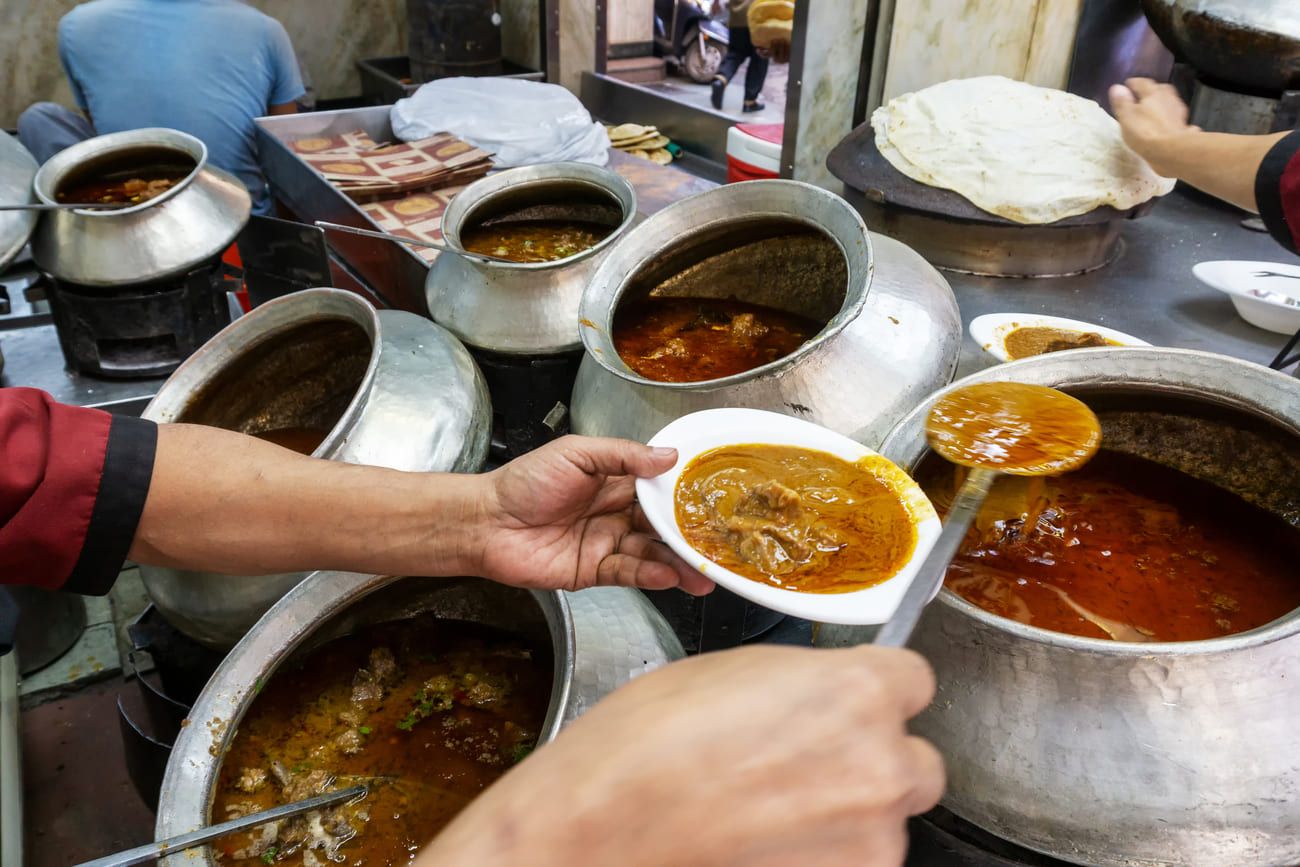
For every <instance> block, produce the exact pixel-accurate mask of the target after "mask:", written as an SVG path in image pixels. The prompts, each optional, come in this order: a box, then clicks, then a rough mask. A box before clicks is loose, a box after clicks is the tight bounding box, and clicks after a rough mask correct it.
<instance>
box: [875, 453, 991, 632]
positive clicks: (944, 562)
mask: <svg viewBox="0 0 1300 867" xmlns="http://www.w3.org/2000/svg"><path fill="white" fill-rule="evenodd" d="M997 475H998V474H997V473H995V472H993V471H991V470H981V469H974V468H973V469H971V471H970V473H969V474H967V476H966V481H965V483H964V484H962V486H961V489H960V490H959V491H957V496H956V497H955V498H953V501H952V508H950V509H949V510H948V516H947V520H945V521H944V523H943V532H941V533H940V534H939V538H938V539H937V540H935V543H934V547H933V548H931V549H930V553H929V554H927V555H926V556H925V561H924V562H923V563H921V568H920V569H919V570H918V571H917V573H916V577H915V578H913V579H912V583H911V584H910V585H908V588H907V592H906V593H904V594H903V599H902V601H901V602H899V603H898V608H896V609H894V616H893V617H890V618H889V621H888V622H886V623H885V625H884V626H881V627H880V631H879V632H877V633H876V640H875V641H873V642H872V644H878V645H880V646H881V647H905V646H906V645H907V640H908V639H909V638H911V637H912V630H913V629H915V628H916V624H917V621H919V620H920V619H921V612H922V611H924V610H925V606H926V603H928V602H929V601H930V597H932V596H933V595H934V591H935V590H937V589H938V588H939V585H940V584H942V583H943V576H944V575H945V574H946V573H947V571H948V564H949V563H951V562H952V558H953V557H956V556H957V550H958V549H959V548H961V543H962V540H963V539H965V538H966V531H967V530H968V529H970V525H971V522H972V521H974V520H975V516H976V515H977V514H978V513H979V510H980V506H982V505H983V504H984V498H985V497H987V496H988V494H989V488H990V487H992V486H993V480H994V479H996V478H997Z"/></svg>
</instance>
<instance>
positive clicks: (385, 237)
mask: <svg viewBox="0 0 1300 867" xmlns="http://www.w3.org/2000/svg"><path fill="white" fill-rule="evenodd" d="M314 225H316V226H319V227H320V228H322V229H329V230H331V231H334V232H345V233H347V234H349V235H359V236H360V237H362V238H374V239H376V240H378V241H392V242H393V243H394V244H410V245H412V246H414V247H429V248H431V249H434V250H442V251H443V252H444V253H451V254H453V255H456V256H461V257H463V258H466V259H470V260H472V261H474V262H488V263H491V262H507V263H510V262H512V261H513V260H511V259H502V258H499V257H497V256H485V255H482V254H480V253H468V252H466V251H465V250H461V249H459V248H457V247H449V246H447V245H446V244H438V243H435V242H433V241H421V240H418V239H416V238H403V237H402V236H401V235H394V234H391V233H389V232H372V231H370V230H369V229H358V228H355V227H353V226H344V225H342V224H341V223H327V222H326V221H324V220H316V222H315V223H314Z"/></svg>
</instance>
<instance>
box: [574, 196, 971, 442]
mask: <svg viewBox="0 0 1300 867" xmlns="http://www.w3.org/2000/svg"><path fill="white" fill-rule="evenodd" d="M810 230H811V231H810ZM799 233H803V234H802V235H800V234H799ZM647 293H648V294H651V295H667V296H672V295H688V296H694V297H718V298H727V297H729V296H735V297H736V298H739V299H741V300H746V301H752V302H755V303H759V304H763V305H766V306H769V307H775V308H777V309H783V310H787V311H790V312H793V313H799V314H802V315H804V316H810V317H812V318H815V319H819V320H821V321H823V322H826V325H825V327H824V328H823V329H822V330H821V332H820V333H818V335H817V336H816V337H815V338H813V339H812V340H810V341H808V342H807V343H805V344H804V345H803V346H802V347H800V348H799V349H798V350H796V351H795V352H793V353H791V354H790V355H788V356H786V357H785V358H781V359H778V360H776V361H774V362H772V363H770V364H766V365H764V366H762V367H758V368H755V369H754V370H750V371H746V372H745V373H740V374H736V375H735V376H728V377H725V378H722V379H715V380H709V381H707V382H691V383H671V382H656V381H654V380H650V379H646V378H644V377H642V376H639V375H638V374H636V373H634V372H633V371H632V370H631V368H629V367H628V366H627V365H626V364H624V363H623V361H622V360H621V359H620V358H619V356H618V351H617V350H616V348H615V346H614V339H613V334H612V331H613V322H614V317H615V314H616V312H617V311H618V308H619V306H620V304H621V303H622V302H623V301H624V300H635V299H637V298H641V297H645V295H646V294H647ZM581 317H582V318H581V322H582V325H583V328H582V341H583V343H584V344H585V345H586V348H587V354H586V356H585V357H584V358H583V360H582V365H581V367H580V368H579V370H578V379H577V383H576V384H575V386H574V390H573V404H572V413H573V429H574V431H575V432H577V433H582V434H588V435H593V436H620V437H627V438H630V439H635V440H640V441H642V442H644V441H645V440H647V439H648V438H649V437H650V436H652V435H653V434H654V433H655V432H656V431H658V430H659V429H660V428H662V427H663V426H664V425H665V424H667V423H668V422H670V421H672V420H673V419H675V418H678V417H680V416H682V415H685V414H686V413H689V412H694V411H696V410H701V409H709V408H712V407H720V406H742V407H753V408H756V409H767V410H772V411H774V412H782V413H785V414H787V415H795V416H798V417H801V418H806V419H808V420H810V421H813V422H816V423H818V424H821V425H824V426H825V427H828V428H830V429H832V430H835V431H838V432H840V433H842V434H845V435H847V436H850V437H853V438H854V439H856V440H858V441H860V442H863V443H866V444H868V445H873V444H875V443H877V442H878V441H879V440H880V439H881V438H882V437H883V436H884V435H885V432H886V431H888V430H889V427H890V426H891V425H892V424H893V423H894V422H896V421H897V420H898V419H899V418H900V417H901V416H902V415H903V414H904V413H905V412H907V411H908V410H909V409H911V408H912V407H913V406H915V405H916V404H917V403H918V402H919V401H920V400H921V399H922V398H923V397H925V395H927V394H929V393H930V392H932V391H934V389H936V388H938V387H940V386H942V385H943V384H945V383H947V382H948V381H949V380H950V379H952V375H953V373H954V371H955V370H956V368H957V355H958V352H959V350H960V347H961V318H960V316H959V314H958V311H957V302H956V300H954V298H953V295H952V290H951V289H950V288H949V286H948V283H947V281H945V280H944V278H943V277H942V276H940V274H939V272H938V271H936V270H935V269H934V268H932V267H930V265H928V264H927V263H926V262H925V260H923V259H922V258H921V257H920V256H918V255H917V254H916V253H915V252H913V251H912V250H911V249H910V248H908V247H906V246H904V245H903V244H900V243H899V242H897V241H894V240H892V239H890V238H886V237H884V236H883V235H875V234H873V235H870V237H868V234H867V230H866V226H865V225H864V224H863V222H862V218H861V217H860V216H859V215H858V213H857V212H856V211H855V210H854V209H853V208H852V207H851V206H850V205H849V204H848V203H847V202H845V201H844V199H842V198H840V197H839V196H837V195H835V194H833V193H829V192H827V191H825V190H822V189H820V188H818V187H814V186H811V185H809V184H802V183H798V182H796V181H749V182H746V183H743V184H731V185H728V186H724V187H718V188H717V189H713V190H709V191H707V192H704V193H700V194H699V195H696V196H692V197H690V198H688V199H685V200H683V201H680V202H677V203H675V204H673V205H670V206H669V207H667V208H665V209H664V210H662V211H660V212H659V213H657V214H655V215H654V216H653V217H650V218H649V219H648V220H646V221H645V222H644V223H642V224H641V225H640V226H637V227H636V228H635V229H634V230H632V231H631V232H629V233H628V235H627V237H626V238H625V239H624V240H623V241H622V242H621V243H620V244H619V245H618V246H617V247H616V248H614V250H613V251H611V252H610V254H609V256H608V257H607V258H606V259H605V261H604V262H603V263H601V266H600V268H599V269H598V270H597V272H596V275H595V277H594V278H593V279H592V281H591V283H590V285H589V286H588V287H587V291H586V293H585V294H584V295H583V298H582V309H581Z"/></svg>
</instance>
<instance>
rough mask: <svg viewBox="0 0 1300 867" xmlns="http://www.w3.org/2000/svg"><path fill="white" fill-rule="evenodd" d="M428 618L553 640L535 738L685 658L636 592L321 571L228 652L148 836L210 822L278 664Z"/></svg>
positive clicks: (197, 858)
mask: <svg viewBox="0 0 1300 867" xmlns="http://www.w3.org/2000/svg"><path fill="white" fill-rule="evenodd" d="M425 612H433V613H435V614H437V615H439V616H443V617H448V618H454V619H458V620H471V621H475V622H481V623H486V624H488V625H492V626H496V627H499V628H503V629H506V630H509V631H513V632H518V633H522V634H524V635H526V636H532V637H534V638H539V639H541V640H546V639H547V637H549V640H550V644H551V647H552V650H553V654H554V660H555V673H554V680H553V686H552V689H551V704H550V708H549V709H548V711H547V717H546V720H545V722H544V723H543V724H542V731H541V735H540V740H541V741H542V742H546V741H550V740H551V739H553V738H554V737H555V736H556V734H557V733H558V732H559V730H560V729H561V728H562V727H563V726H564V725H566V724H568V723H569V722H572V721H573V720H574V719H577V718H578V717H579V716H580V715H581V714H582V713H584V712H585V711H586V710H587V709H588V708H590V707H591V706H592V705H593V704H595V703H596V702H597V701H598V700H600V699H601V698H602V697H604V696H605V695H607V694H608V693H610V692H611V691H613V690H614V689H616V688H617V687H619V686H621V685H622V684H624V683H626V682H627V681H628V680H630V679H632V678H633V677H636V676H637V675H639V674H642V673H644V672H648V671H651V670H653V669H655V668H658V667H659V666H661V665H664V664H665V663H668V662H671V661H672V660H674V659H678V658H680V657H681V656H682V649H681V645H680V644H679V643H678V641H677V639H676V638H675V637H674V636H673V634H672V631H671V630H670V629H669V628H668V625H667V624H666V623H665V622H664V621H663V619H662V618H661V617H660V616H659V615H658V613H657V612H655V611H654V609H653V608H651V607H650V605H649V603H647V602H646V601H645V599H644V598H643V597H642V596H641V595H640V594H639V593H637V592H636V591H633V590H627V589H624V588H617V587H602V588H595V589H591V590H583V591H581V592H580V593H564V592H559V591H548V592H543V591H530V590H519V589H515V588H508V587H504V586H501V585H497V584H493V583H492V582H489V581H485V580H481V579H473V578H461V579H446V578H414V577H412V578H399V577H392V576H373V575H356V574H351V573H343V572H317V573H314V574H313V575H312V576H311V577H310V578H308V579H307V580H306V581H304V582H303V583H302V584H300V585H298V586H297V587H296V588H294V589H293V590H292V591H290V592H289V593H288V594H287V595H286V596H285V597H284V598H283V599H282V600H280V602H279V603H278V604H277V605H276V606H275V607H274V608H272V609H271V610H270V611H268V612H267V614H266V616H265V617H264V618H263V619H262V621H261V622H260V623H259V624H258V625H257V627H255V628H254V629H253V630H251V631H250V632H249V633H248V635H247V636H246V637H245V638H244V639H243V640H242V641H241V642H240V643H239V644H238V645H237V646H236V647H235V649H234V650H232V651H231V652H230V655H229V656H227V657H226V659H225V660H224V661H223V662H222V663H221V665H220V667H219V668H218V669H217V671H216V673H215V674H213V676H212V679H211V680H210V681H209V682H208V684H207V686H206V687H204V690H203V693H202V694H201V695H200V696H199V698H198V701H197V702H196V703H195V705H194V708H193V709H192V710H191V711H190V719H191V720H194V721H195V724H193V725H190V726H187V727H185V728H183V729H182V730H181V733H180V736H179V737H178V738H177V739H176V745H175V747H174V749H173V751H172V756H171V760H170V761H169V762H168V765H167V774H166V777H165V778H164V780H163V786H162V794H161V797H160V799H159V805H158V822H157V826H156V834H157V836H159V837H168V836H172V835H175V834H180V833H184V832H187V831H191V830H193V829H195V828H201V827H203V826H204V825H206V824H207V823H208V821H209V815H208V813H209V809H210V807H211V801H212V790H213V787H214V785H215V784H216V779H217V773H218V772H219V770H220V762H221V757H222V756H224V754H225V751H226V749H227V748H228V747H229V745H230V742H231V739H232V738H233V737H234V735H235V731H236V730H237V728H238V726H239V722H240V720H241V719H243V716H244V714H245V713H246V712H247V710H248V707H249V705H250V704H251V703H252V701H253V698H254V696H255V694H256V692H257V689H258V684H260V683H264V682H266V680H267V679H269V678H270V677H271V676H272V675H273V674H274V673H275V671H276V670H277V669H278V668H279V666H280V665H282V664H283V663H284V662H285V660H287V659H289V658H290V657H291V655H292V654H293V653H294V652H295V651H298V650H299V649H302V650H304V651H305V650H306V649H307V648H309V647H313V646H316V645H318V644H320V643H322V642H324V641H326V640H329V639H330V638H334V637H337V636H340V635H345V634H348V633H349V632H352V631H354V630H355V629H357V628H358V627H360V626H362V625H365V624H368V623H384V622H389V621H392V620H397V619H404V618H408V617H412V616H415V615H416V614H420V613H425ZM217 863H218V862H216V861H215V860H214V859H213V858H212V855H211V853H210V852H207V851H205V850H191V851H189V852H186V853H183V854H178V855H175V856H172V857H170V858H168V859H166V860H165V862H164V864H165V865H168V867H181V865H189V867H197V865H204V867H215V865H216V864H217Z"/></svg>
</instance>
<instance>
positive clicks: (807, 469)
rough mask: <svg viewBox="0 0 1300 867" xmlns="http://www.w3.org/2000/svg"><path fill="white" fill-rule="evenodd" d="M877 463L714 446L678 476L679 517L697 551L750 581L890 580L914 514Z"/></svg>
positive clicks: (908, 542) (851, 585)
mask: <svg viewBox="0 0 1300 867" xmlns="http://www.w3.org/2000/svg"><path fill="white" fill-rule="evenodd" d="M875 461H883V459H882V458H867V459H865V460H863V461H861V462H859V463H856V464H854V463H849V462H848V461H845V460H842V459H840V458H837V457H835V456H834V455H831V454H828V453H826V452H820V451H815V450H813V449H804V448H798V447H794V446H774V445H737V446H727V447H723V448H717V449H714V450H712V451H709V452H705V453H704V454H702V455H700V456H699V457H697V458H695V459H694V460H692V461H691V462H690V463H689V464H688V465H687V466H686V469H685V471H684V472H683V473H682V475H681V478H680V479H679V480H678V482H677V488H676V490H675V492H674V500H675V512H676V518H677V524H678V526H679V527H680V528H681V531H682V535H683V536H685V538H686V541H687V542H689V543H690V545H691V547H692V548H694V549H695V550H696V551H698V552H699V553H701V554H702V555H704V556H705V557H708V558H709V559H710V560H712V561H713V562H715V563H717V564H718V565H720V566H723V567H725V568H727V569H730V570H731V571H732V572H735V573H737V574H738V575H743V576H744V577H746V578H749V579H750V580H752V581H758V582H760V583H763V584H771V585H773V586H776V587H782V588H785V589H787V590H800V591H805V592H809V593H845V592H849V591H852V590H862V589H864V588H866V587H871V586H873V585H875V584H879V583H880V582H882V581H885V580H887V579H889V578H891V577H893V575H894V574H895V573H896V572H897V571H898V570H899V568H900V567H901V566H902V565H903V564H904V563H906V562H907V560H908V558H909V557H911V555H912V551H913V549H914V548H915V547H916V528H915V525H914V523H913V520H912V516H911V514H910V512H909V511H908V509H907V506H905V505H904V503H903V502H902V500H901V499H900V497H899V495H898V494H897V493H896V492H895V490H894V489H893V488H892V487H891V486H890V485H889V484H888V483H887V482H886V481H885V480H884V477H883V475H882V474H878V473H877V472H875V471H873V467H872V464H873V462H875Z"/></svg>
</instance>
